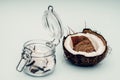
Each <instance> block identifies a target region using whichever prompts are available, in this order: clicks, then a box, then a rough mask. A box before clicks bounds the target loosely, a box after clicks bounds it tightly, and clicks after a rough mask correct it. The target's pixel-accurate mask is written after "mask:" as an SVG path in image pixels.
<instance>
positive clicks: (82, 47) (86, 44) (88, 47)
mask: <svg viewBox="0 0 120 80" xmlns="http://www.w3.org/2000/svg"><path fill="white" fill-rule="evenodd" d="M76 37H78V38H77V41H76ZM71 39H72V42H73V46H74V47H73V50H75V51H77V52H78V51H83V52H87V53H89V52H93V51H95V49H94V46H93V45H92V43H91V41H90V40H89V39H88V38H87V37H85V36H75V37H71ZM78 40H79V42H78ZM75 42H76V44H75Z"/></svg>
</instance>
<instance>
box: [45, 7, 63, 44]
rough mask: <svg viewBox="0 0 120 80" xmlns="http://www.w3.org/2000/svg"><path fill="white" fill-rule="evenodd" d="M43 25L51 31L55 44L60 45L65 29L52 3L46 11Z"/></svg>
mask: <svg viewBox="0 0 120 80" xmlns="http://www.w3.org/2000/svg"><path fill="white" fill-rule="evenodd" d="M43 26H44V27H45V28H46V29H47V31H48V32H49V33H50V37H51V38H52V42H53V44H55V45H58V44H59V42H60V39H61V38H62V36H63V29H62V24H61V21H60V19H59V18H58V16H57V14H56V12H55V11H54V9H53V6H51V5H50V6H48V10H46V11H45V12H44V16H43Z"/></svg>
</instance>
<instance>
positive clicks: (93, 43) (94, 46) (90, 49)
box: [64, 33, 106, 57]
mask: <svg viewBox="0 0 120 80" xmlns="http://www.w3.org/2000/svg"><path fill="white" fill-rule="evenodd" d="M79 38H83V40H79V42H77V40H78V39H79ZM75 39H77V40H75ZM75 43H76V44H75ZM85 44H86V45H85ZM64 46H65V48H66V49H67V50H68V51H69V52H70V53H72V54H73V55H79V54H80V55H84V56H86V57H94V56H98V55H101V54H102V53H103V52H104V51H105V49H106V46H105V45H104V43H103V41H102V40H101V39H100V38H99V37H98V36H96V35H93V34H91V33H76V34H73V35H69V36H68V37H67V38H66V39H65V42H64ZM80 47H81V48H80Z"/></svg>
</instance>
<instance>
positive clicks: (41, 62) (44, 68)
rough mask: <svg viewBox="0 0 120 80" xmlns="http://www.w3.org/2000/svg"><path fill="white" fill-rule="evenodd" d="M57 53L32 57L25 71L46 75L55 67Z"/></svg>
mask: <svg viewBox="0 0 120 80" xmlns="http://www.w3.org/2000/svg"><path fill="white" fill-rule="evenodd" d="M55 65H56V57H55V55H51V56H47V57H41V58H32V59H31V61H29V62H28V63H27V65H26V66H25V68H24V72H25V73H26V74H28V75H31V76H45V75H48V74H50V73H52V72H53V71H54V69H55Z"/></svg>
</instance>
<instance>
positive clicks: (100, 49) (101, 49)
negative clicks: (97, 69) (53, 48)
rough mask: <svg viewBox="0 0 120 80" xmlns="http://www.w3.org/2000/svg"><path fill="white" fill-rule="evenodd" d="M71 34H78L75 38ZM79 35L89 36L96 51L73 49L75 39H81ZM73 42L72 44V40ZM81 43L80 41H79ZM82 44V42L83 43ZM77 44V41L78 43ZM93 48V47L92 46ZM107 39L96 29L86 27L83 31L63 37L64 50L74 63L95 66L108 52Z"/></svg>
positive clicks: (68, 58) (69, 59)
mask: <svg viewBox="0 0 120 80" xmlns="http://www.w3.org/2000/svg"><path fill="white" fill-rule="evenodd" d="M71 36H72V37H73V36H77V37H76V39H77V40H75V38H74V39H73V38H71ZM78 36H85V37H87V38H88V39H89V40H90V42H91V44H92V45H93V47H94V49H95V51H94V50H93V51H92V50H91V51H90V52H88V53H89V54H88V53H87V52H82V51H79V52H77V51H75V50H73V47H74V46H75V45H74V41H79V38H78ZM71 39H72V40H73V44H72V42H71V41H72V40H71ZM79 44H80V43H79ZM81 44H82V43H81ZM76 45H77V43H76ZM90 49H93V48H90ZM107 49H108V48H107V41H106V40H105V39H104V37H103V36H102V35H100V34H98V33H97V32H95V31H92V30H90V29H84V30H83V32H81V33H74V34H70V35H68V36H66V37H64V38H63V50H64V53H65V56H66V58H67V60H68V61H69V62H71V63H72V64H75V65H78V66H93V65H96V64H98V63H99V62H101V61H102V60H103V59H104V58H105V56H106V54H107Z"/></svg>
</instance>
